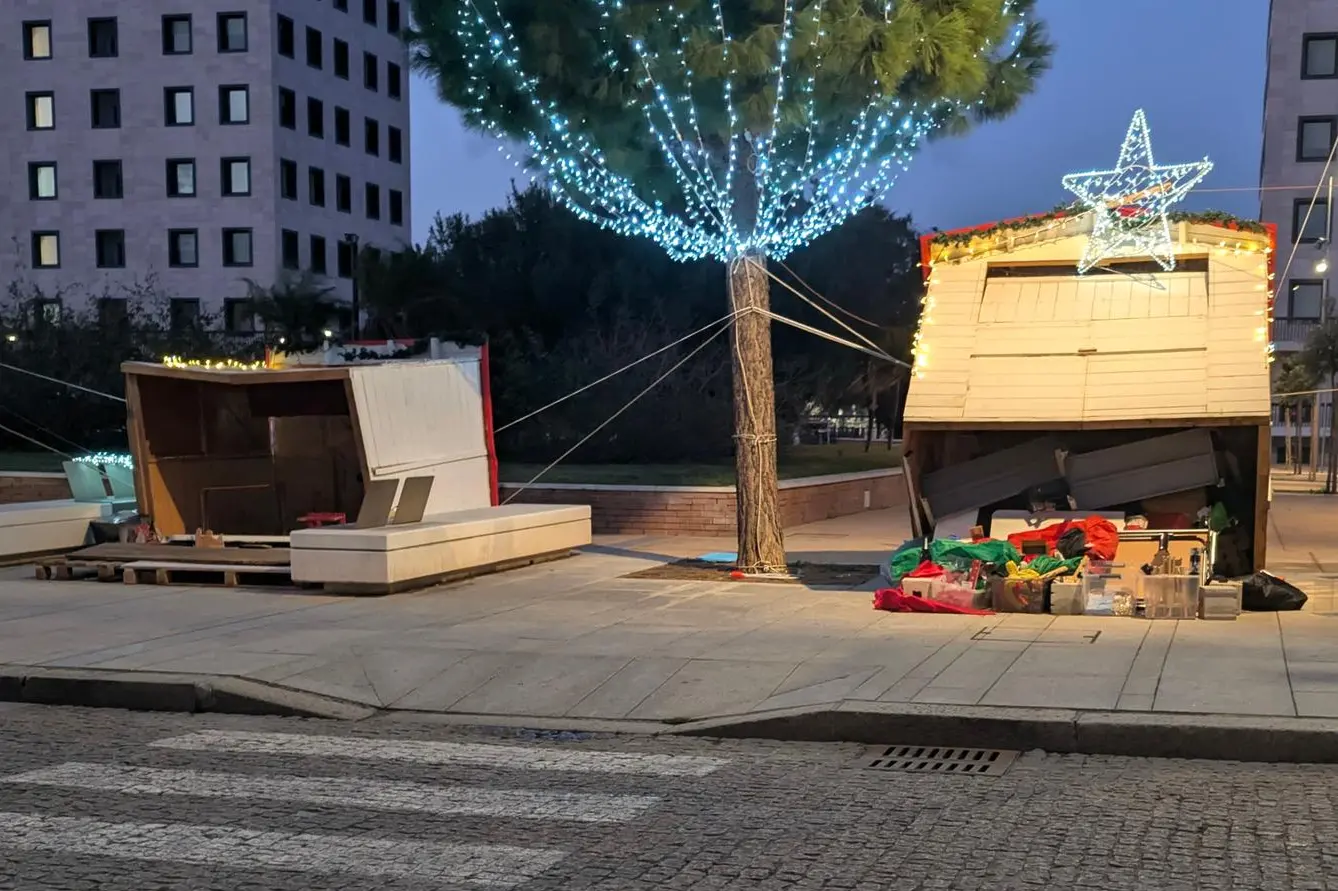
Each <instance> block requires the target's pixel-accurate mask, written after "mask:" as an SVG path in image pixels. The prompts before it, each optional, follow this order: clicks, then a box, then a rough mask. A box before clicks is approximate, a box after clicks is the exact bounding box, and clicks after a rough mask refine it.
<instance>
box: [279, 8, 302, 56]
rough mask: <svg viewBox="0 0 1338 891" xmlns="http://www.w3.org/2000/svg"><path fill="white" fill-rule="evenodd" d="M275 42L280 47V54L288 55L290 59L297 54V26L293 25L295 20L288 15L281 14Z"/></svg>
mask: <svg viewBox="0 0 1338 891" xmlns="http://www.w3.org/2000/svg"><path fill="white" fill-rule="evenodd" d="M275 42H276V43H277V44H278V47H279V55H281V56H287V57H288V58H289V59H291V58H293V57H294V56H295V55H297V28H296V26H295V25H293V20H292V19H290V18H288V16H286V15H281V16H279V28H278V34H277V36H276V37H275Z"/></svg>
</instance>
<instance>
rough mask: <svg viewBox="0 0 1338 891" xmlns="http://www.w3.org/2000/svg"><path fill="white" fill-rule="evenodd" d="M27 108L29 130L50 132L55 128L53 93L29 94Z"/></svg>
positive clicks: (54, 98) (54, 96)
mask: <svg viewBox="0 0 1338 891" xmlns="http://www.w3.org/2000/svg"><path fill="white" fill-rule="evenodd" d="M27 106H28V129H29V130H50V129H52V128H54V127H55V126H56V95H55V94H54V93H50V92H44V93H29V94H28V96H27Z"/></svg>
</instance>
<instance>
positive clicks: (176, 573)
mask: <svg viewBox="0 0 1338 891" xmlns="http://www.w3.org/2000/svg"><path fill="white" fill-rule="evenodd" d="M121 571H122V581H123V582H124V583H125V584H127V585H173V584H176V585H205V586H215V587H217V586H221V587H225V588H236V587H238V586H239V585H244V584H275V583H280V584H282V583H287V584H291V583H292V579H291V576H290V574H289V569H288V567H286V566H238V565H235V564H221V563H213V564H211V563H171V562H166V561H154V560H141V561H136V562H133V563H127V564H125V565H124V566H122V567H121Z"/></svg>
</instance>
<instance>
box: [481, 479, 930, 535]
mask: <svg viewBox="0 0 1338 891" xmlns="http://www.w3.org/2000/svg"><path fill="white" fill-rule="evenodd" d="M517 488H519V487H518V486H516V485H514V484H512V485H508V484H506V483H502V485H501V492H502V498H503V499H505V498H506V497H507V496H508V495H509V494H511V493H512V492H514V491H515V490H516V489H517ZM865 493H868V499H869V500H868V504H867V506H866V504H865V500H864V499H865ZM516 501H517V502H521V503H526V504H588V505H590V510H591V519H592V522H593V524H594V531H595V533H596V534H600V535H620V534H643V533H653V534H659V535H733V534H734V533H735V511H736V504H735V500H734V487H733V486H597V485H581V484H575V483H570V484H560V485H559V484H552V485H546V486H545V485H535V486H531V487H529V488H528V489H526V490H525V491H524V492H522V493H521V494H520V495H518V496H517V497H516ZM905 503H906V484H905V483H904V482H902V479H901V471H899V470H880V471H872V472H868V473H849V474H840V475H836V476H817V477H808V478H805V479H796V480H784V481H782V482H781V489H780V511H781V523H782V524H783V525H784V526H785V527H786V528H789V527H791V526H802V525H803V524H805V523H814V522H817V521H818V520H827V519H831V518H832V517H843V516H846V515H848V514H856V513H859V512H861V511H863V510H866V509H867V510H880V509H884V508H890V507H897V506H900V505H904V504H905Z"/></svg>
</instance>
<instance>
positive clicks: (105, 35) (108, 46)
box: [88, 18, 116, 59]
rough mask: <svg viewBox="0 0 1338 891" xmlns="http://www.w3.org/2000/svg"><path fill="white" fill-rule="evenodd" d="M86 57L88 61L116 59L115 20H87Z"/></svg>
mask: <svg viewBox="0 0 1338 891" xmlns="http://www.w3.org/2000/svg"><path fill="white" fill-rule="evenodd" d="M88 57H89V58H90V59H113V58H115V57H116V19H114V18H105V19H89V20H88Z"/></svg>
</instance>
